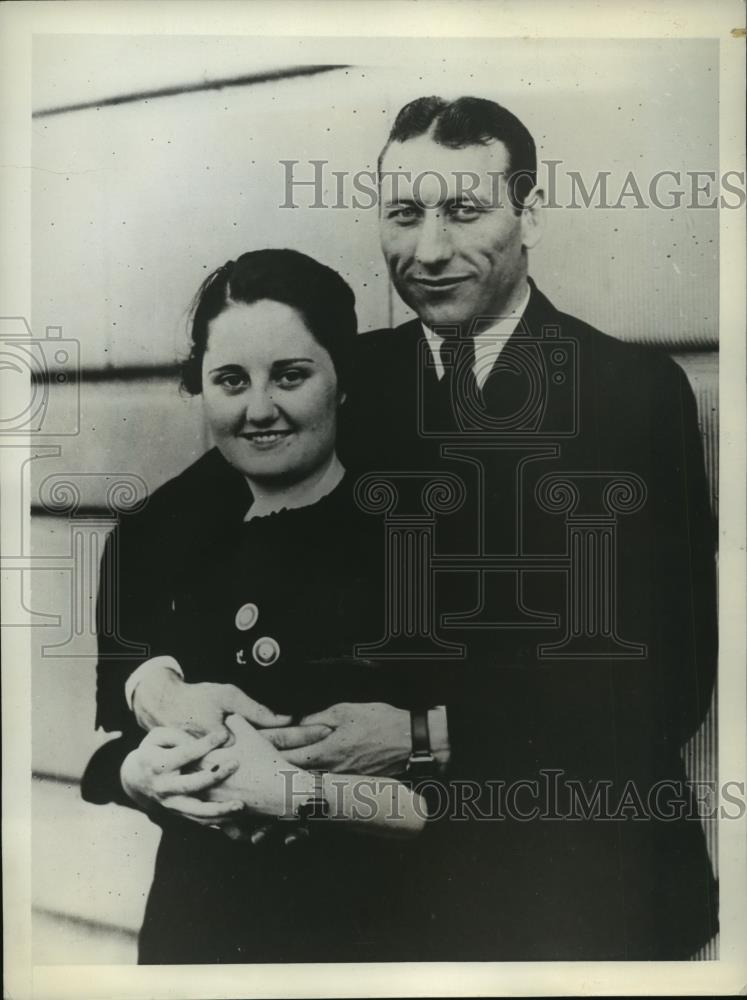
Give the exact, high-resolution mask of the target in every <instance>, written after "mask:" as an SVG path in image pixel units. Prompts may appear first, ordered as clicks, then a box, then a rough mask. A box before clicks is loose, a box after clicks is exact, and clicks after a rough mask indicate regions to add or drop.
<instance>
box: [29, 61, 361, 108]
mask: <svg viewBox="0 0 747 1000" xmlns="http://www.w3.org/2000/svg"><path fill="white" fill-rule="evenodd" d="M347 68H348V64H345V63H340V64H339V65H329V66H324V65H322V66H287V67H285V68H283V69H273V70H266V71H265V72H263V73H247V74H245V75H243V76H232V77H224V78H222V79H219V80H203V81H202V82H200V83H181V84H176V85H174V86H171V87H159V88H158V89H156V90H141V91H135V92H134V93H132V94H117V95H116V96H115V97H103V98H101V100H98V101H81V102H80V103H78V104H65V105H61V106H60V107H57V108H42V109H41V110H40V111H34V112H33V113H32V115H31V117H32V118H50V117H51V116H52V115H65V114H68V113H69V112H71V111H87V110H90V109H91V108H110V107H115V106H116V105H118V104H132V103H134V102H135V101H151V100H154V99H156V98H159V97H178V96H180V95H181V94H195V93H199V92H200V91H204V90H223V88H224V87H251V86H254V85H255V84H260V83H272V82H273V81H276V80H291V79H293V78H294V77H299V76H315V75H317V74H319V73H330V72H332V71H333V70H337V69H347Z"/></svg>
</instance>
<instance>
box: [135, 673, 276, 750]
mask: <svg viewBox="0 0 747 1000" xmlns="http://www.w3.org/2000/svg"><path fill="white" fill-rule="evenodd" d="M132 707H133V711H134V713H135V718H136V719H137V721H138V723H139V724H140V726H141V727H142V728H143V729H146V730H150V729H154V728H156V727H160V726H165V727H168V728H173V729H183V730H185V731H186V732H188V733H192V734H193V735H194V736H204V735H205V734H206V733H211V732H219V733H223V735H224V738H226V737H227V736H228V733H226V731H225V728H224V726H223V720H224V719H225V717H226V716H227V715H230V714H233V713H235V714H237V715H241V716H243V717H244V718H245V719H247V721H249V722H251V723H252V725H255V726H285V725H287V724H288V723H289V722H290V721H291V720H290V716H288V715H276V714H275V712H271V711H270V709H269V708H266V707H265V706H264V705H260V703H259V702H257V701H254V699H253V698H250V697H249V695H248V694H244V692H243V691H242V690H241V689H240V688H237V687H236V686H235V685H234V684H212V683H201V684H188V683H187V682H186V681H184V680H182V678H181V677H180V676H179V675H178V674H177V673H175V672H174V671H173V670H170V669H169V668H168V667H161V668H160V669H155V670H152V671H150V672H149V673H148V674H147V675H146V676H144V677H143V679H142V680H141V681H140V682H139V683H138V685H137V687H136V688H135V693H134V696H133V702H132Z"/></svg>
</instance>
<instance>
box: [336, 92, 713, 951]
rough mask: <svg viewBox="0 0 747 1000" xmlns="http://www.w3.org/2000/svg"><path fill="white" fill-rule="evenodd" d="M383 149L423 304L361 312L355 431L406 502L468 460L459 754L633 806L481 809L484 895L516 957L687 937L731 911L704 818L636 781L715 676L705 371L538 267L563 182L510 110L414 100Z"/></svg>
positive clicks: (682, 727) (669, 772)
mask: <svg viewBox="0 0 747 1000" xmlns="http://www.w3.org/2000/svg"><path fill="white" fill-rule="evenodd" d="M379 166H380V193H381V203H380V230H381V241H382V248H383V251H384V256H385V258H386V261H387V264H388V267H389V273H390V276H391V279H392V281H393V283H394V285H395V288H396V289H397V291H398V292H399V294H400V296H401V298H402V299H403V300H404V302H405V303H406V304H407V305H409V306H410V307H411V308H412V309H413V310H414V311H415V312H416V313H417V319H416V320H413V321H411V322H408V323H405V324H404V325H402V326H400V327H398V328H397V329H395V330H382V331H376V332H374V333H371V334H367V335H365V336H364V337H363V338H362V343H361V344H360V348H361V349H360V352H359V359H358V371H359V378H358V381H357V383H356V384H355V385H354V387H353V388H352V389H351V393H350V409H349V410H348V412H347V413H346V414H345V417H346V419H347V423H346V424H344V425H343V430H346V429H347V431H348V447H347V449H343V450H342V455H343V460H344V461H345V462H346V464H347V465H348V466H352V467H355V468H356V469H357V470H358V471H359V472H361V473H369V474H370V472H371V471H372V470H380V472H381V473H382V478H384V479H388V480H389V482H390V484H392V485H393V486H394V488H395V489H396V490H397V491H398V497H399V501H400V503H401V504H405V505H406V504H408V503H410V505H411V506H410V507H408V508H407V511H408V512H411V511H412V510H414V508H413V507H412V498H411V497H410V496H409V494H408V481H410V480H411V479H412V476H413V471H414V470H420V471H423V472H427V473H430V474H431V475H432V476H433V479H434V481H437V480H438V478H439V476H443V475H444V474H450V475H451V476H452V477H455V478H456V479H458V480H459V481H460V482H461V483H463V484H464V487H465V489H464V493H465V496H464V498H463V501H462V504H461V507H459V509H457V510H455V511H451V512H449V513H447V514H442V515H441V516H439V517H437V519H436V521H437V523H436V525H435V528H434V536H433V537H434V547H435V552H436V554H437V556H438V557H440V560H441V561H440V563H438V564H437V573H436V596H435V609H434V612H433V614H432V615H431V619H430V625H431V626H432V628H433V630H434V631H437V632H438V636H437V637H438V639H439V641H446V642H448V641H450V640H451V641H454V640H462V641H463V644H464V647H465V648H466V649H467V650H468V654H467V658H466V660H464V659H463V660H459V659H455V660H453V661H452V670H451V672H450V673H449V672H448V670H447V671H446V674H447V682H446V690H450V691H451V692H452V699H451V703H452V705H453V704H454V703H455V701H456V704H459V698H458V696H457V697H456V700H455V699H454V697H453V693H454V692H455V691H461V693H462V696H463V698H464V701H463V702H462V705H463V707H464V708H463V711H462V712H461V713H456V712H453V711H450V705H449V704H448V702H449V695H448V694H447V695H445V696H444V700H445V701H447V718H448V734H449V743H450V746H451V751H452V754H453V755H454V756H456V757H457V758H459V759H460V760H461V762H462V764H461V766H462V768H463V772H462V773H464V774H472V775H473V776H475V775H476V774H480V773H481V775H482V779H483V782H489V781H490V780H491V779H500V780H506V781H507V782H508V783H509V784H510V783H511V781H512V780H514V781H517V782H521V781H523V780H529V781H531V779H536V778H537V777H538V775H541V774H542V773H543V772H544V773H545V777H547V774H548V773H553V772H555V771H557V772H560V774H561V775H562V782H563V787H566V784H565V783H567V782H569V780H570V783H571V784H572V783H573V781H578V782H580V785H581V786H583V787H584V788H585V789H586V790H587V791H588V792H589V793H590V794H591V790H592V789H595V790H596V791H599V789H600V787H604V788H605V789H610V790H613V796H612V797H613V798H615V797H616V801H617V803H618V806H619V805H620V803H621V802H627V806H628V808H627V811H626V809H624V808H623V809H622V811H621V812H620V810H618V819H617V820H616V821H614V820H613V821H611V820H609V819H607V820H605V819H604V818H600V819H598V820H597V821H593V820H592V821H591V822H587V821H584V820H583V819H581V820H580V821H579V817H578V816H576V821H574V820H569V821H562V820H557V819H552V818H551V819H547V820H544V821H543V820H541V819H536V820H534V821H530V822H527V823H525V824H523V826H522V824H521V823H520V822H519V823H517V822H516V816H514V823H513V824H512V823H511V822H510V821H509V822H507V823H506V824H505V825H504V827H503V828H502V830H501V832H500V834H498V835H496V834H495V833H494V835H493V840H492V846H491V839H490V836H489V835H488V834H486V833H485V830H484V827H481V828H480V837H479V838H478V839H480V841H481V843H480V848H479V851H478V852H477V853H476V856H477V857H479V863H480V865H481V866H482V868H483V869H484V871H485V875H484V880H485V882H487V883H489V885H490V888H489V890H487V891H486V892H484V893H481V892H479V891H478V892H475V891H474V889H473V888H472V887H468V883H466V882H465V883H464V884H463V885H462V892H463V900H464V904H465V905H467V901H468V900H469V899H472V901H473V907H475V908H478V909H480V910H481V914H480V920H479V921H478V923H481V924H482V923H485V922H488V923H490V924H492V925H493V926H496V925H500V926H501V928H502V929H501V932H500V934H499V935H497V939H496V940H497V941H499V942H500V943H498V944H497V949H498V954H497V955H495V957H505V958H508V959H510V958H527V957H528V958H536V959H549V958H599V959H604V958H608V959H609V958H684V957H687V956H688V955H689V954H691V953H692V952H693V951H695V950H696V949H697V947H699V946H700V945H702V944H703V943H705V942H706V941H707V940H708V939H709V938H710V937H711V936H712V934H713V933H714V932H715V928H716V889H715V884H714V882H713V878H712V874H711V870H710V865H709V861H708V858H707V854H706V850H705V844H704V839H703V835H702V831H701V829H700V825H699V823H698V821H697V818H696V816H695V813H694V811H693V809H692V803H691V801H688V800H689V795H688V794H687V792H686V791H685V793H684V800H683V801H688V805H687V806H685V808H684V810H683V814H685V813H686V814H688V815H689V819H687V820H681V821H677V820H676V819H675V818H674V817H670V818H669V819H667V818H666V816H665V815H664V812H663V811H657V810H656V809H654V810H653V815H652V810H651V809H646V808H643V809H640V808H638V807H637V806H633V805H632V801H636V797H637V796H640V797H642V798H643V799H644V800H647V801H649V802H650V801H652V800H654V799H655V798H656V794H657V789H660V788H662V787H663V786H666V785H667V783H670V784H672V783H673V784H674V785H676V787H678V788H679V789H684V788H685V785H684V778H685V776H684V771H683V768H682V763H681V757H680V751H681V748H682V746H683V745H684V743H685V742H686V741H687V739H689V737H690V736H692V734H693V733H694V732H695V730H696V729H697V727H698V726H699V724H700V723H701V722H702V719H703V717H704V715H705V713H706V711H707V709H708V706H709V703H710V697H711V691H712V686H713V681H714V673H715V662H716V654H715V649H716V625H715V576H714V557H713V530H712V525H711V516H710V508H709V503H708V495H707V488H706V480H705V473H704V464H703V457H702V453H701V442H700V436H699V433H698V427H697V420H696V409H695V403H694V399H693V396H692V392H691V390H690V388H689V385H688V383H687V379H686V377H685V375H684V374H683V372H682V371H681V369H680V368H679V367H678V366H677V365H676V364H674V362H672V361H671V360H670V359H669V358H667V357H666V356H664V355H661V354H658V353H656V352H653V351H647V350H644V349H641V348H638V347H635V346H632V345H629V344H624V343H622V342H619V341H617V340H614V339H612V338H610V337H607V336H606V335H604V334H602V333H601V332H599V331H597V330H594V329H592V328H591V327H589V326H588V325H587V324H585V323H582V322H581V321H579V320H577V319H576V318H574V317H571V316H568V315H565V314H563V313H561V312H559V311H558V310H557V309H555V307H554V306H553V305H552V304H551V303H550V302H549V301H548V300H547V299H546V298H545V296H544V295H542V293H541V292H540V291H539V289H538V288H537V287H536V285H534V283H533V282H532V281H531V279H530V278H529V277H528V252H529V250H531V249H532V248H534V247H535V246H536V245H537V243H538V242H539V239H540V236H541V233H542V191H541V190H540V189H539V188H538V187H537V185H536V153H535V146H534V142H533V140H532V138H531V136H530V134H529V132H528V131H527V129H526V128H525V127H524V125H523V124H522V123H521V122H520V121H519V120H518V119H517V118H516V117H515V116H514V115H512V114H511V113H510V112H509V111H507V110H506V109H504V108H502V107H500V106H499V105H497V104H495V103H493V102H491V101H486V100H480V99H476V98H460V99H459V100H456V101H453V102H446V101H444V100H441V99H439V98H435V97H429V98H421V99H419V100H416V101H413V102H412V103H411V104H409V105H407V106H405V107H404V108H403V109H402V110H401V111H400V113H399V115H398V116H397V119H396V121H395V123H394V126H393V128H392V130H391V133H390V136H389V140H388V142H387V144H386V146H385V148H384V150H383V152H382V155H381V157H380V161H379ZM397 470H401V472H403V473H405V474H404V475H399V476H398V474H397ZM420 485H422V484H420ZM614 496H617V498H618V500H619V501H620V502H619V503H618V502H616V501H615V500H614ZM398 510H399V508H398ZM420 513H421V514H424V513H426V512H425V511H424V510H422V509H421V511H420ZM450 554H452V555H450ZM456 554H459V558H457V557H456ZM465 555H466V557H467V558H465ZM563 557H567V561H566V562H563ZM553 559H558V560H559V562H558V563H556V565H555V566H553ZM561 563H562V564H563V565H562V567H561ZM559 570H562V571H559ZM399 571H400V572H407V567H406V566H404V565H403V566H400V568H399ZM564 574H566V575H564ZM395 575H396V573H395ZM403 613H404V612H403ZM439 629H440V631H438V630H439ZM389 648H392V647H389ZM442 671H443V668H442ZM475 732H478V733H482V740H481V743H478V744H477V748H478V749H477V750H476V751H475V749H474V748H475V746H476V744H475V741H474V733H475ZM465 743H468V744H471V745H472V748H473V750H472V754H473V757H472V759H471V760H470V761H469V763H467V761H466V760H465V756H464V753H461V754H460V752H459V750H460V746H461V747H464V745H465ZM566 791H567V787H566ZM545 805H547V803H546V802H545ZM565 805H566V806H568V801H567V800H565ZM518 811H520V810H516V812H518ZM558 811H559V812H562V811H563V810H562V807H561V808H560V809H559V810H558ZM571 811H573V810H571ZM549 812H550V813H551V814H552V809H550V810H549ZM612 812H614V807H613V809H612ZM667 815H668V814H667ZM621 816H625V817H626V818H625V819H621ZM574 823H575V825H574ZM491 850H492V852H493V853H492V857H491ZM506 852H509V855H510V854H511V852H513V856H512V858H511V860H510V861H509V860H507V857H506ZM512 865H513V866H514V867H513V870H511V869H512ZM501 871H502V872H503V875H501V874H500V873H501ZM488 872H489V874H488ZM491 894H493V898H492V901H491ZM491 903H492V905H491ZM506 911H508V912H509V913H510V914H511V917H510V918H509V922H510V923H511V928H510V929H508V928H507V927H506V924H505V920H506V918H505V913H506ZM485 957H488V956H487V954H486V955H485Z"/></svg>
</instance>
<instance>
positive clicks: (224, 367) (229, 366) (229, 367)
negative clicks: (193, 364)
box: [208, 362, 244, 375]
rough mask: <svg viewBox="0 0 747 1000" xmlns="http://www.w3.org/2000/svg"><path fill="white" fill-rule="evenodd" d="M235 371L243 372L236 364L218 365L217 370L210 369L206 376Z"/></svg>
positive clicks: (240, 366)
mask: <svg viewBox="0 0 747 1000" xmlns="http://www.w3.org/2000/svg"><path fill="white" fill-rule="evenodd" d="M236 369H238V370H239V371H243V370H244V366H243V365H240V364H238V363H237V362H228V363H227V364H225V365H218V367H217V368H210V369H209V370H208V375H212V374H214V372H226V371H235V370H236Z"/></svg>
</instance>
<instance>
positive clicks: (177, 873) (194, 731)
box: [83, 250, 445, 963]
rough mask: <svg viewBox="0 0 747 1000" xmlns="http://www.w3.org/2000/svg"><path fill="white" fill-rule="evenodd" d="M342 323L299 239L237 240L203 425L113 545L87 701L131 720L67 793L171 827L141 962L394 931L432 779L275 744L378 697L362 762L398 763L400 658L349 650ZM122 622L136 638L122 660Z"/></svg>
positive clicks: (200, 313)
mask: <svg viewBox="0 0 747 1000" xmlns="http://www.w3.org/2000/svg"><path fill="white" fill-rule="evenodd" d="M355 332H356V319H355V312H354V297H353V294H352V292H351V291H350V289H349V288H348V286H347V285H346V284H345V282H344V281H343V280H342V279H341V278H340V277H339V275H337V274H336V273H335V272H333V271H331V270H330V269H328V268H326V267H324V266H322V265H321V264H319V263H317V262H316V261H313V260H311V259H310V258H308V257H305V256H304V255H302V254H299V253H295V252H293V251H289V250H265V251H258V252H255V253H247V254H244V255H242V256H241V257H240V258H239V259H238V260H237V261H236V262H233V261H229V262H228V263H227V264H226V265H224V266H223V267H222V268H220V269H218V270H217V271H216V272H214V273H213V274H212V275H211V276H210V277H209V278H208V279H207V280H206V281H205V282H204V284H203V286H202V287H201V289H200V291H199V293H198V296H197V299H196V302H195V307H194V315H193V322H192V346H191V353H190V357H189V359H188V361H187V362H186V364H185V366H184V372H183V381H184V385H185V388H186V389H187V390H188V391H189V392H192V393H197V392H201V393H202V395H203V401H204V408H205V414H206V417H207V421H208V424H209V427H210V430H211V432H212V435H213V438H214V441H215V445H216V447H215V448H214V449H213V450H211V451H210V452H208V454H207V455H205V456H203V458H201V459H200V460H198V461H197V462H196V463H195V464H194V465H192V466H191V467H190V468H189V469H187V470H186V471H185V472H184V473H182V474H181V475H180V476H178V477H177V478H176V479H174V480H172V481H170V482H169V483H167V484H165V486H163V487H161V489H159V490H157V491H156V492H155V493H154V494H153V496H152V498H151V500H150V502H149V504H148V506H147V507H146V508H145V510H143V511H142V512H141V513H139V514H137V515H134V516H133V517H132V518H130V519H129V520H124V521H123V523H122V524H121V525H120V526H119V527H118V529H117V531H116V532H115V533H114V535H113V537H112V538H111V539H110V542H109V544H108V546H107V552H106V553H105V557H104V561H103V564H102V576H101V588H100V596H99V629H100V634H99V645H100V654H101V655H100V663H99V668H98V692H97V705H98V712H97V723H98V725H101V726H103V727H104V728H106V729H120V730H122V733H123V735H122V737H121V738H120V739H118V740H114V741H112V742H111V743H108V744H106V745H105V746H104V747H103V748H102V749H101V750H100V751H99V752H98V753H97V754H96V755H95V756H94V759H93V760H92V761H91V763H90V764H89V767H88V769H87V772H86V775H85V777H84V782H83V794H84V797H86V798H88V799H89V800H90V801H95V802H105V801H118V802H120V803H123V804H130V805H132V804H135V805H137V806H139V807H140V808H142V809H144V810H145V811H146V812H147V813H148V814H149V815H150V816H151V818H152V819H153V820H154V821H155V822H156V823H158V824H159V825H160V826H161V827H162V828H163V837H162V841H161V845H160V848H159V851H158V857H157V861H156V869H155V876H154V882H153V886H152V888H151V892H150V895H149V899H148V904H147V909H146V914H145V920H144V924H143V928H142V931H141V935H140V950H139V961H140V962H141V963H178V962H200V963H202V962H245V961H262V962H273V961H325V960H326V961H332V960H338V961H339V960H347V961H356V960H361V961H365V960H371V959H385V958H387V957H388V958H394V957H396V956H397V955H398V954H399V950H400V947H401V943H402V941H401V935H402V928H401V926H399V925H398V923H397V920H396V919H392V914H391V913H390V907H392V906H394V907H395V912H396V909H397V898H398V897H401V898H402V900H403V901H404V900H406V899H407V892H408V889H407V883H408V881H409V878H405V877H403V875H404V874H405V873H409V872H414V870H415V866H414V858H415V857H416V855H413V853H412V847H411V846H409V845H408V846H406V845H407V842H408V840H409V841H413V842H415V841H416V840H417V837H418V835H419V834H420V833H421V832H422V830H423V827H424V825H425V816H426V807H425V804H424V802H423V801H422V799H421V797H420V796H418V795H416V794H414V793H413V792H412V791H410V790H409V789H408V788H407V787H406V786H405V785H404V784H402V783H401V782H399V781H396V780H394V779H383V778H382V779H378V780H375V781H374V780H373V779H371V778H365V777H361V776H360V772H361V767H360V766H359V767H356V771H357V772H358V773H357V774H355V775H345V774H334V775H331V774H326V775H316V774H312V773H311V772H310V771H309V770H308V769H305V768H304V767H302V766H298V764H293V763H290V762H289V758H290V759H292V758H293V751H294V750H295V751H296V757H298V754H299V753H300V754H301V757H303V755H304V747H305V746H306V744H307V743H308V742H310V741H312V740H313V739H316V740H319V739H323V738H324V737H325V736H327V735H329V734H330V733H331V732H332V726H330V725H328V724H321V723H319V724H317V725H313V724H309V725H307V726H306V727H299V726H298V725H289V724H290V723H298V722H299V721H300V720H302V719H303V720H305V721H306V722H308V723H313V713H315V712H316V713H318V712H321V711H323V710H325V709H328V708H329V706H331V705H345V704H350V705H353V704H354V703H366V705H368V706H371V705H373V706H375V705H377V704H379V705H383V707H384V708H386V709H387V712H386V714H385V717H386V718H387V719H388V720H389V729H388V732H387V734H386V743H387V756H386V757H385V759H378V758H377V761H376V769H377V773H380V774H385V773H389V774H396V773H398V772H400V773H401V772H403V771H404V769H405V766H406V762H407V757H408V755H409V752H410V748H411V737H410V729H409V723H410V713H409V710H408V709H409V708H410V707H412V704H411V699H410V698H409V697H408V695H407V694H406V691H405V687H404V685H403V684H402V683H401V679H397V682H396V683H395V679H394V676H393V675H391V674H389V673H388V672H386V671H384V670H382V669H381V668H376V667H374V666H373V665H371V664H366V663H362V662H361V661H357V660H354V659H352V658H351V655H350V654H351V653H352V651H353V649H354V646H355V645H356V644H357V643H360V642H365V641H368V640H372V639H376V638H378V637H379V626H378V614H377V609H378V607H379V606H380V604H381V591H382V579H383V578H382V573H381V569H380V568H379V561H380V558H381V555H382V549H381V539H380V538H379V537H378V535H377V534H376V531H375V525H373V524H372V523H371V521H370V518H367V517H366V516H365V515H363V514H362V513H360V512H358V511H357V510H356V508H355V506H354V504H353V503H352V499H351V497H350V495H349V485H348V483H347V482H346V479H345V473H344V469H343V467H342V465H341V463H340V461H339V459H338V457H337V453H336V450H335V439H336V425H337V414H338V409H339V407H340V406H342V405H343V404H344V400H345V384H346V377H347V371H348V366H349V360H350V349H351V344H352V339H353V337H354V336H355ZM114 585H116V590H115V586H114ZM115 596H116V597H117V598H118V603H119V611H120V614H119V619H118V624H119V628H118V629H117V630H112V629H110V628H107V627H106V621H105V619H106V614H107V609H109V608H110V607H111V605H112V603H113V598H114V597H115ZM113 633H114V634H113ZM133 644H134V645H138V644H140V645H141V646H142V648H143V649H147V650H148V651H149V653H150V654H151V655H150V656H149V658H148V659H147V661H146V662H145V663H143V664H142V665H141V666H139V667H138V669H137V670H136V671H135V672H134V673H133V672H132V658H130V660H129V662H124V663H123V662H122V657H123V655H124V654H125V653H126V651H127V650H128V648H129V649H130V650H131V647H132V645H133ZM154 654H155V655H154ZM131 655H132V654H131ZM142 658H143V657H142V656H141V659H142ZM135 662H137V660H136V661H135ZM416 700H417V701H418V703H420V702H422V701H423V696H422V695H419V696H418V698H417V699H416ZM426 700H427V699H426ZM138 722H139V723H140V726H142V728H140V727H139V726H138ZM224 725H225V728H224ZM255 727H265V731H264V735H263V734H262V731H261V730H260V729H259V728H255ZM302 728H303V729H304V730H305V731H302ZM143 729H149V730H150V732H149V733H148V735H147V736H145V738H143ZM270 737H272V738H273V739H274V742H271V739H270ZM275 744H278V745H279V746H280V747H282V748H283V749H284V750H285V751H286V756H283V754H282V753H281V751H280V750H278V749H277V748H276V746H275ZM438 749H439V750H445V748H444V747H438ZM369 762H370V761H369ZM360 763H361V764H362V763H363V761H361V762H360ZM372 766H373V765H372ZM363 773H364V774H365V771H364V772H363ZM312 811H315V812H317V813H319V812H321V813H322V814H324V815H323V817H322V818H319V817H316V818H309V817H308V814H309V813H310V812H312ZM353 832H366V833H370V834H372V836H366V837H359V836H352V833H353ZM376 834H379V835H383V836H379V837H376V836H375V835H376ZM398 834H399V835H400V836H399V838H398V837H397V835H398ZM392 835H394V836H392ZM372 870H375V871H376V876H375V881H374V883H373V884H371V883H370V880H369V879H368V878H367V877H366V872H367V871H372Z"/></svg>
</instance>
